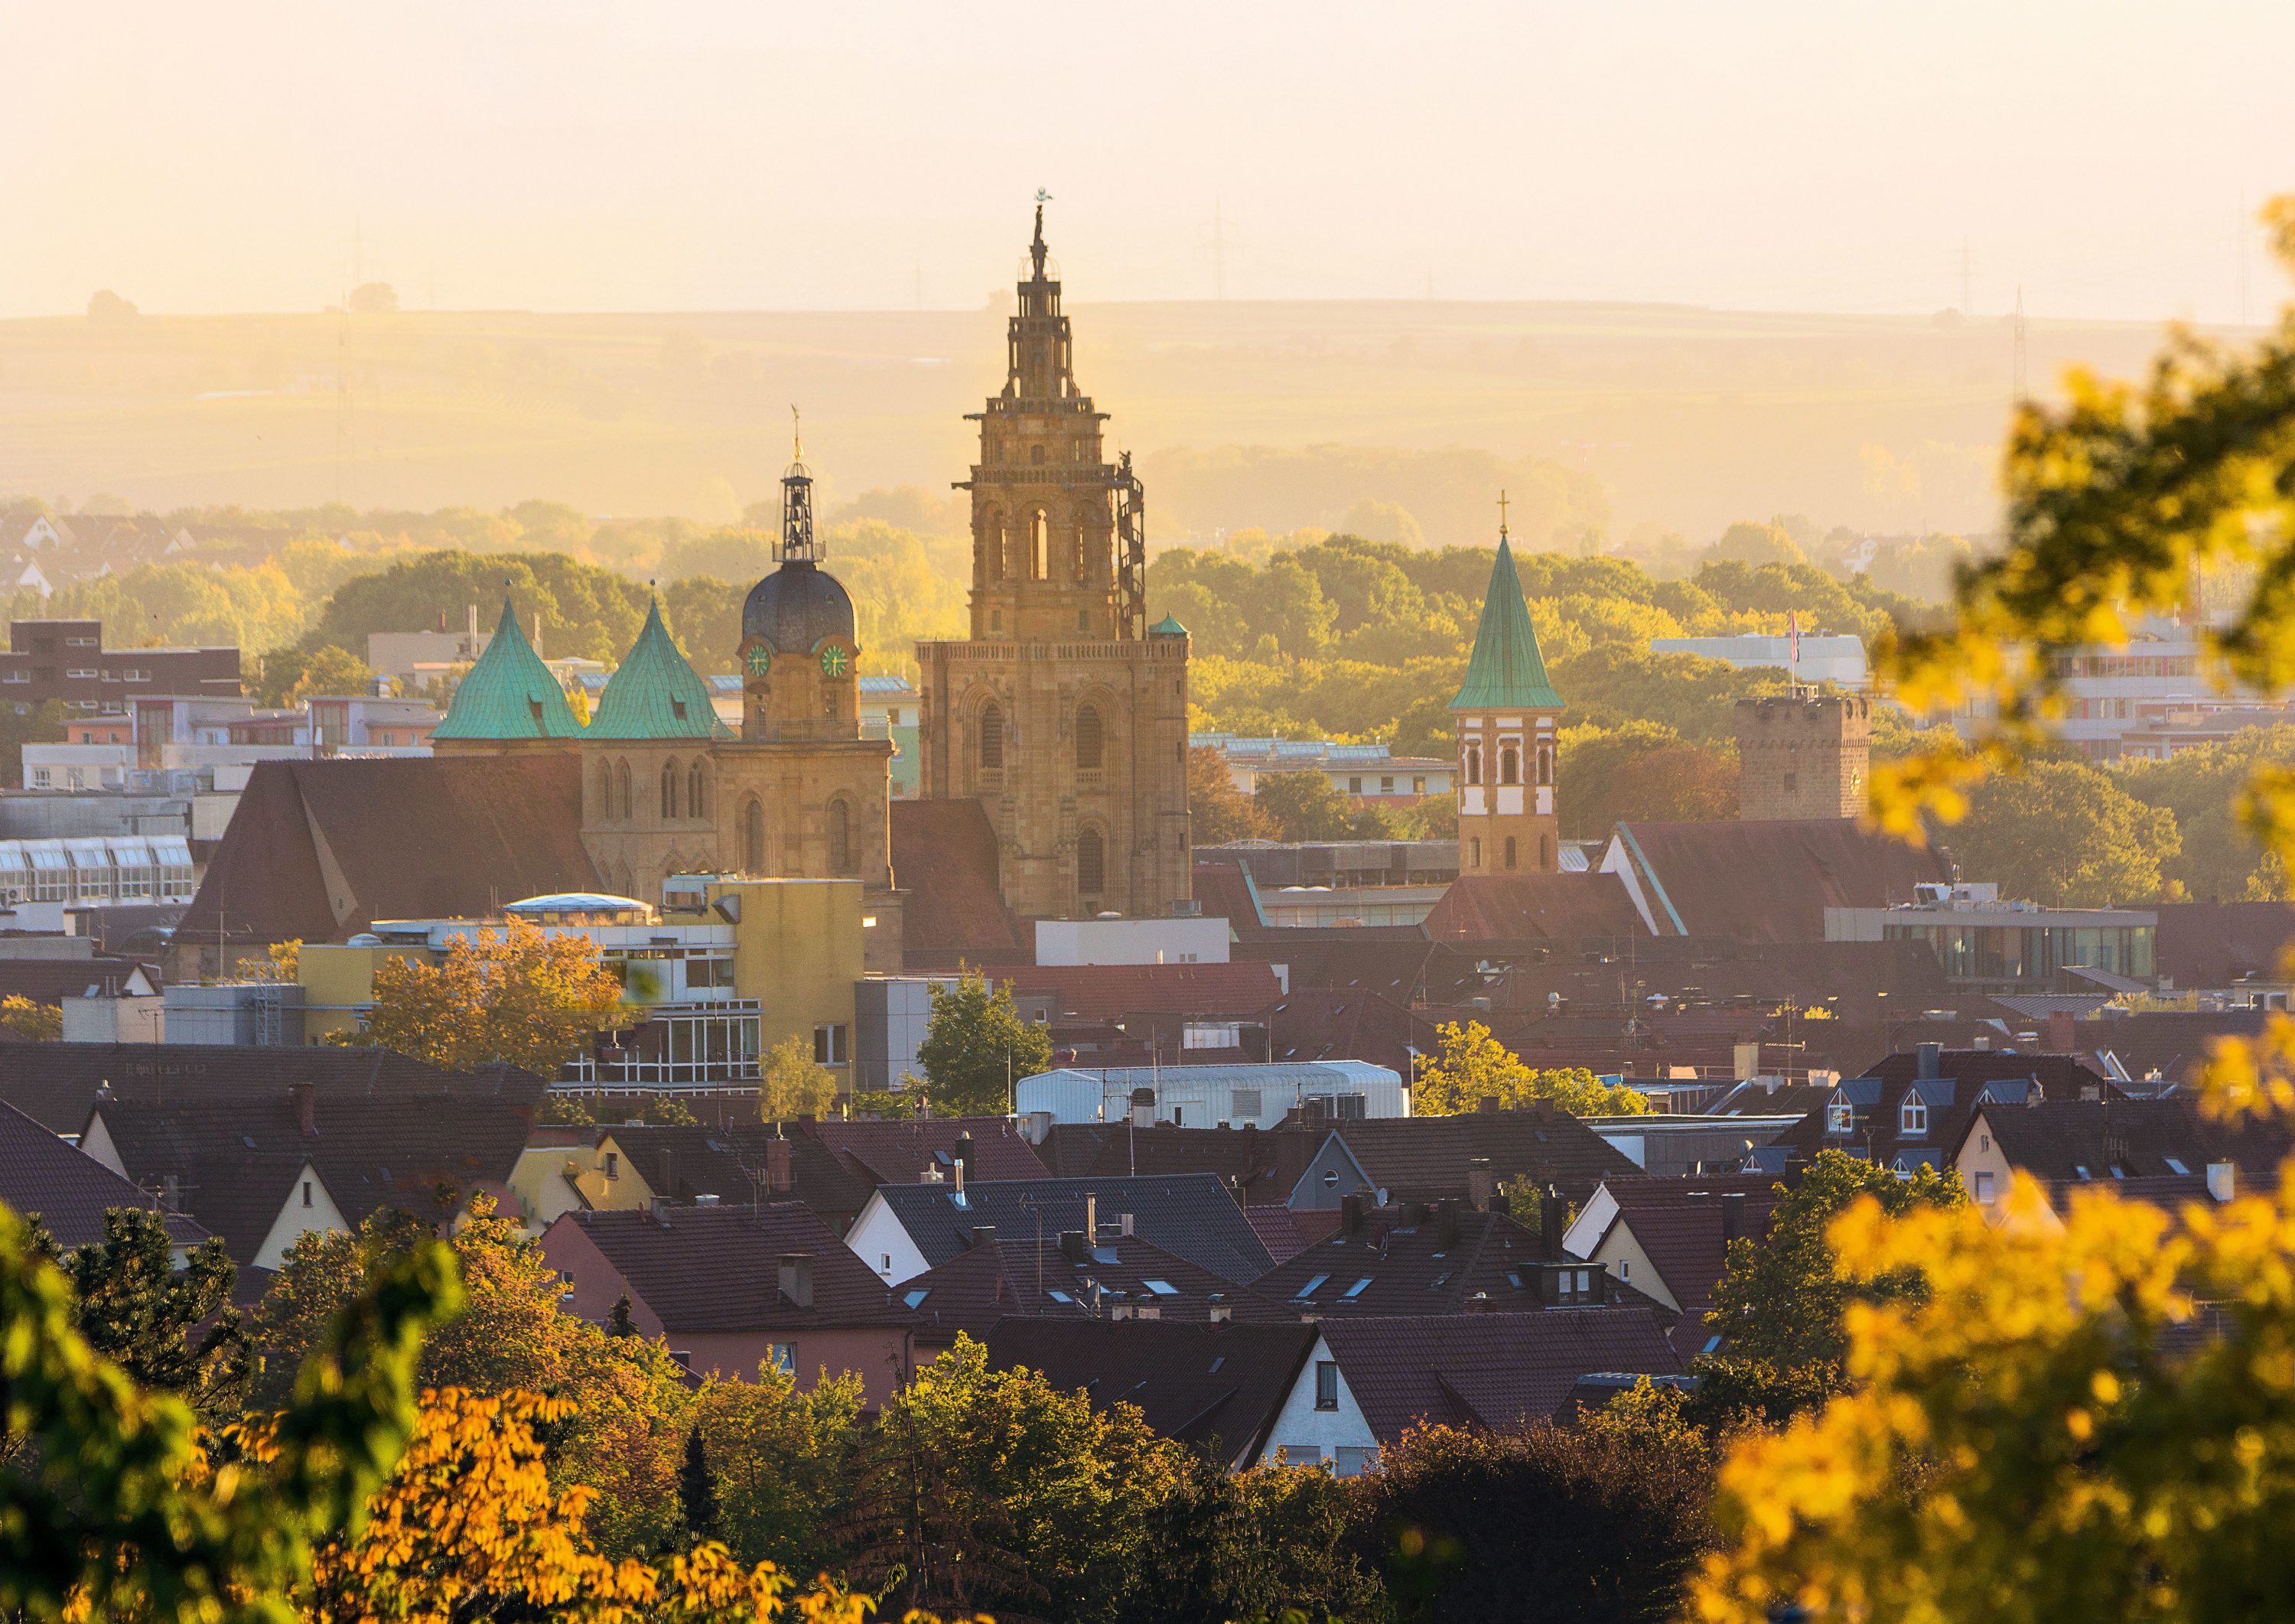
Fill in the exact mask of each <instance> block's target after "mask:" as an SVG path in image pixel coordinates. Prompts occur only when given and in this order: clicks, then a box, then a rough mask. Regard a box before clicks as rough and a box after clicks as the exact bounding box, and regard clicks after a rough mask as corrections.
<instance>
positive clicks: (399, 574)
mask: <svg viewBox="0 0 2295 1624" xmlns="http://www.w3.org/2000/svg"><path fill="white" fill-rule="evenodd" d="M508 528H509V531H510V533H511V534H513V535H514V534H515V533H516V526H508ZM505 592H507V593H508V595H509V597H510V600H511V601H512V602H514V603H515V604H517V606H518V610H519V619H520V624H522V625H523V626H524V627H525V628H526V630H527V634H528V635H529V636H531V635H532V633H533V630H534V622H535V617H536V616H539V617H540V619H541V623H542V635H543V653H544V654H545V655H551V656H556V655H580V656H582V657H584V658H588V659H593V660H605V661H608V663H611V662H616V661H618V660H619V659H620V658H621V657H622V656H623V655H625V653H627V652H628V651H629V647H630V645H631V644H632V643H633V642H635V641H637V635H638V629H639V627H641V625H643V624H645V612H646V602H647V598H646V589H645V588H644V587H643V586H642V585H641V584H640V583H637V582H635V581H633V580H631V579H629V578H628V577H627V576H625V575H617V574H616V573H615V572H613V571H611V570H607V569H600V568H599V567H596V566H594V565H590V564H583V563H580V562H577V561H576V560H575V559H570V558H568V557H567V556H566V555H565V554H563V553H553V552H494V553H485V554H480V553H477V552H470V551H461V550H457V549H452V548H449V549H445V550H442V551H435V552H423V553H418V554H414V555H412V556H410V557H407V558H404V559H396V560H395V561H393V562H392V563H391V564H390V566H389V567H388V568H386V569H384V570H382V571H381V572H380V573H379V574H375V575H359V576H355V577H354V578H353V579H351V580H348V581H346V582H344V583H343V584H342V585H341V586H339V587H338V588H337V589H336V591H335V593H334V595H333V596H332V597H331V598H330V599H328V600H327V603H326V607H325V608H324V609H323V610H322V611H321V613H320V616H319V623H318V624H317V626H315V627H314V629H313V630H312V632H311V633H310V636H309V638H308V640H307V646H308V647H310V648H313V649H316V648H318V647H321V646H326V645H331V646H332V647H334V648H337V649H345V650H347V651H348V652H350V653H353V654H363V653H364V652H365V650H366V646H367V643H366V640H367V637H368V635H369V634H370V633H372V632H409V631H419V630H421V629H422V628H424V627H427V626H434V625H437V624H438V622H439V617H440V616H445V623H446V624H448V625H452V626H460V625H462V624H465V623H466V622H467V620H468V618H469V616H470V605H472V604H476V605H478V620H479V624H480V625H481V627H483V628H486V629H491V628H492V626H493V625H494V619H495V617H496V616H498V615H499V614H500V613H501V611H502V598H503V595H504V594H505Z"/></svg>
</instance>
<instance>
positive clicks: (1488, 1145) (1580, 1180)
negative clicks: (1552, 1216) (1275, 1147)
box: [1289, 1106, 1641, 1208]
mask: <svg viewBox="0 0 2295 1624" xmlns="http://www.w3.org/2000/svg"><path fill="white" fill-rule="evenodd" d="M1639 1171H1641V1170H1640V1169H1639V1168H1638V1167H1636V1166H1635V1165H1634V1164H1633V1163H1632V1162H1631V1161H1630V1160H1629V1158H1628V1157H1627V1156H1626V1155H1624V1154H1623V1153H1622V1152H1621V1151H1619V1150H1618V1149H1616V1148H1615V1147H1613V1146H1612V1145H1611V1144H1610V1143H1609V1142H1608V1141H1607V1140H1605V1139H1604V1138H1602V1137H1601V1136H1600V1135H1599V1134H1597V1133H1596V1132H1595V1131H1594V1130H1592V1129H1590V1128H1589V1127H1587V1126H1586V1124H1585V1123H1583V1122H1580V1121H1579V1120H1578V1119H1577V1118H1576V1117H1574V1116H1572V1115H1570V1114H1568V1113H1567V1112H1563V1111H1556V1110H1553V1109H1550V1108H1548V1107H1545V1106H1532V1107H1531V1108H1530V1109H1528V1110H1522V1111H1478V1112H1473V1113H1469V1114H1465V1115H1460V1116H1412V1117H1404V1118H1400V1119H1396V1120H1393V1121H1387V1122H1376V1121H1366V1122H1340V1123H1337V1124H1335V1126H1334V1127H1333V1128H1332V1129H1331V1131H1330V1134H1329V1136H1328V1137H1327V1138H1326V1139H1325V1140H1324V1141H1323V1145H1322V1147H1321V1148H1320V1149H1319V1150H1318V1151H1317V1152H1316V1153H1315V1155H1314V1157H1313V1158H1312V1159H1311V1161H1310V1162H1309V1163H1308V1164H1307V1169H1306V1171H1305V1172H1303V1174H1301V1175H1300V1178H1299V1180H1298V1182H1297V1183H1296V1184H1295V1185H1294V1186H1293V1187H1292V1189H1291V1194H1290V1197H1289V1204H1290V1205H1291V1206H1293V1207H1313V1208H1335V1207H1336V1206H1337V1205H1338V1204H1340V1202H1342V1201H1343V1200H1344V1199H1345V1198H1346V1197H1347V1196H1353V1195H1360V1196H1368V1197H1370V1199H1371V1202H1372V1204H1374V1205H1376V1206H1392V1205H1395V1204H1400V1203H1402V1202H1407V1201H1415V1202H1417V1203H1419V1204H1423V1205H1431V1204H1433V1203H1435V1202H1438V1201H1452V1200H1455V1201H1462V1202H1464V1203H1466V1204H1467V1205H1468V1206H1471V1207H1486V1206H1488V1205H1489V1204H1490V1201H1491V1196H1492V1194H1494V1193H1495V1191H1496V1189H1497V1187H1498V1186H1499V1184H1501V1183H1503V1182H1504V1181H1505V1180H1507V1179H1519V1178H1527V1179H1530V1180H1531V1182H1532V1183H1534V1184H1538V1185H1551V1186H1553V1187H1555V1188H1556V1189H1558V1190H1559V1191H1561V1193H1562V1194H1563V1196H1564V1197H1565V1198H1567V1199H1568V1200H1571V1201H1575V1202H1583V1201H1584V1200H1585V1199H1586V1198H1587V1197H1588V1196H1591V1195H1592V1194H1593V1193H1594V1187H1595V1186H1597V1185H1598V1184H1599V1183H1601V1181H1602V1180H1603V1179H1611V1178H1618V1177H1621V1176H1622V1177H1630V1176H1631V1175H1633V1174H1635V1173H1638V1172H1639Z"/></svg>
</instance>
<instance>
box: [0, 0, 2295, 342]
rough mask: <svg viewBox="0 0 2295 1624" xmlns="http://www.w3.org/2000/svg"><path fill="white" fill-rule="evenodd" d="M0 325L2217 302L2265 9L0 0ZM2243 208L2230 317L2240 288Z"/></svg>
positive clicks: (2262, 76)
mask: <svg viewBox="0 0 2295 1624" xmlns="http://www.w3.org/2000/svg"><path fill="white" fill-rule="evenodd" d="M0 55H4V57H5V58H6V60H8V61H10V62H11V63H12V71H11V73H10V74H9V77H8V88H7V92H6V94H5V95H0V152H4V153H5V154H6V158H5V160H4V161H0V218H4V219H5V220H6V221H7V222H8V224H9V227H10V228H11V229H10V230H9V231H8V232H7V233H6V241H8V244H9V249H8V251H7V252H6V253H4V254H0V315H25V314H53V313H61V312H68V311H76V310H78V309H80V308H82V307H84V306H85V305H86V300H87V296H88V294H89V292H90V291H91V290H94V289H95V288H97V287H103V286H108V287H112V288H116V289H117V290H118V291H120V292H121V293H122V294H124V295H126V296H127V298H132V299H134V300H135V301H136V302H137V303H139V304H140V305H141V306H143V308H144V309H145V310H147V311H219V310H271V309H291V310H309V309H314V308H316V307H318V306H323V305H324V304H326V303H329V302H331V301H332V300H334V299H336V298H339V297H340V294H341V290H342V289H343V288H344V287H345V285H346V284H347V282H348V280H349V278H350V276H351V273H352V270H353V255H354V243H355V240H356V239H359V238H363V243H364V254H365V268H366V271H367V273H368V274H369V275H370V276H380V277H382V278H385V279H388V281H390V282H393V283H395V284H396V286H397V288H398V290H399V292H400V295H401V297H402V299H403V300H404V303H406V304H407V305H409V306H412V307H415V308H421V307H424V306H429V304H430V303H432V301H433V299H434V298H435V300H436V302H437V304H438V305H440V306H448V307H471V306H526V307H532V308H540V309H682V308H696V309H736V308H754V307H777V308H791V307H796V308H803V307H814V306H879V307H883V306H889V307H905V306H912V305H914V304H916V303H918V302H919V299H921V302H923V303H926V304H929V305H935V306H951V305H962V306H976V305H978V304H979V303H980V302H981V301H982V300H983V299H984V298H985V296H986V295H987V293H988V291H989V290H990V289H991V288H992V286H994V285H995V284H998V283H1000V282H1009V280H1010V277H1011V273H1012V266H1013V265H1014V263H1015V261H1016V258H1017V252H1018V250H1019V249H1020V247H1021V245H1022V244H1023V242H1024V241H1025V236H1026V227H1027V222H1026V209H1027V203H1028V199H1029V196H1030V194H1031V193H1032V192H1033V191H1034V189H1035V188H1036V187H1037V186H1038V185H1040V184H1041V185H1043V186H1046V187H1049V189H1050V190H1051V192H1053V193H1054V194H1055V198H1056V201H1055V202H1054V204H1053V206H1052V216H1051V218H1052V222H1053V236H1054V248H1055V251H1056V252H1057V253H1058V256H1059V257H1060V258H1061V260H1062V261H1063V263H1064V265H1065V266H1066V272H1067V277H1068V282H1069V286H1070V291H1071V296H1072V297H1073V298H1077V299H1079V300H1085V301H1089V300H1093V299H1110V298H1123V299H1137V298H1209V297H1211V295H1212V293H1213V287H1214V273H1215V261H1214V256H1213V213H1214V209H1215V208H1216V209H1217V210H1218V211H1219V212H1220V213H1221V216H1222V217H1223V219H1224V221H1225V224H1226V238H1227V245H1226V251H1225V254H1224V257H1223V260H1224V283H1225V290H1226V293H1227V295H1228V297H1229V298H1253V297H1310V298H1347V297H1373V298H1402V297H1410V298H1421V297H1424V296H1425V294H1426V292H1427V291H1428V289H1429V286H1430V277H1431V286H1432V289H1433V292H1434V294H1435V295H1436V296H1437V297H1442V298H1593V299H1610V298H1619V299H1672V300H1684V301H1690V302H1695V303H1701V304H1713V305H1725V306H1750V307H1768V308H1791V309H1816V310H1860V311H1866V310H1869V311H1908V312H1925V311H1932V310H1935V309H1939V308H1941V307H1943V306H1950V305H1957V304H1958V303H1959V302H1960V297H1961V295H1960V287H1961V271H1960V266H1961V257H1962V250H1963V243H1964V241H1965V243H1966V245H1967V251H1968V254H1969V256H1970V258H1971V260H1972V266H1973V269H1972V274H1971V277H1970V286H1971V290H1972V303H1973V306H1974V308H1975V309H1976V310H1977V311H1979V312H1981V313H1993V312H1997V311H2000V310H2004V309H2005V308H2006V307H2007V306H2009V305H2010V303H2011V302H2012V301H2013V298H2014V297H2015V291H2016V289H2017V287H2018V285H2019V284H2020V283H2021V286H2022V288H2023V290H2024V298H2025V302H2026V306H2027V307H2028V309H2030V311H2032V312H2033V313H2034V314H2040V315H2075V314H2076V315H2084V316H2099V315H2100V316H2130V317H2141V318H2147V319H2149V318H2157V317H2160V316H2167V315H2176V314H2186V315H2195V316H2198V317H2201V318H2202V319H2207V320H2224V319H2229V318H2231V317H2233V316H2234V314H2236V311H2237V308H2238V300H2239V287H2240V274H2239V265H2240V249H2239V247H2238V239H2239V236H2240V234H2241V233H2239V232H2238V231H2237V229H2236V224H2237V221H2238V218H2239V209H2240V207H2241V205H2242V201H2244V202H2245V203H2246V204H2247V206H2248V207H2249V208H2250V211H2251V210H2252V208H2253V206H2254V204H2255V203H2256V201H2257V200H2258V199H2260V198H2262V197H2264V196H2266V195H2267V194H2268V193H2269V192H2272V191H2273V190H2274V189H2281V188H2283V189H2290V190H2295V81H2291V79H2290V78H2289V74H2288V65H2289V63H2291V62H2295V4H2291V0H2152V3H2150V4H2124V3H2118V0H1904V3H1898V0H1679V3H1667V4H1660V3H1654V0H1609V3H1608V4H1601V3H1598V0H1594V3H1589V0H1568V3H1567V4H1546V3H1544V0H1540V3H1537V4H1526V3H1522V0H1517V3H1515V4H1442V3H1439V0H1420V3H1418V4H1377V5H1373V4H1344V0H1318V3H1316V4H1288V3H1285V4H1267V3H1262V0H1221V3H1219V4H1186V3H1181V4H1174V3H1172V0H1164V3H1162V4H1156V5H1154V6H1114V5H1095V4H1031V5H1025V6H1007V5H1002V4H985V3H984V0H968V3H967V4H947V3H946V0H937V3H935V4H894V3H887V0H847V3H846V4H828V5H821V4H811V5H805V6H801V7H800V6H793V5H782V4H756V3H754V0H743V3H739V4H732V3H728V4H699V3H698V0H668V3H666V4H637V5H633V4H628V0H615V3H613V4H592V3H590V0H548V3H547V4H504V3H502V0H445V3H443V4H433V3H429V0H388V3H387V4H372V0H369V3H367V4H359V5H355V6H352V5H345V4H333V3H331V0H283V3H280V4H239V3H237V0H216V4H206V5H189V6H187V5H183V4H177V3H174V0H170V3H169V4H148V3H147V4H103V3H102V0H86V3H85V4H70V5H42V4H36V0H0ZM2246 236H2247V238H2248V246H2247V249H2246V253H2247V265H2248V294H2247V308H2248V312H2249V314H2250V316H2257V317H2259V316H2261V315H2262V314H2265V313H2266V312H2267V311H2268V310H2270V309H2271V308H2273V307H2274V306H2275V304H2276V303H2277V301H2278V300H2279V299H2280V298H2282V297H2283V294H2284V292H2285V283H2284V282H2283V279H2281V278H2280V276H2279V275H2278V273H2277V272H2276V271H2275V269H2274V268H2272V267H2271V265H2270V263H2269V261H2268V260H2267V258H2266V255H2265V254H2264V252H2263V249H2262V244H2261V241H2260V238H2259V234H2258V233H2254V232H2252V231H2251V230H2250V232H2248V233H2246Z"/></svg>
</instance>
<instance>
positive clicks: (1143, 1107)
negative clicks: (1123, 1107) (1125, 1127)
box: [1131, 1089, 1156, 1128]
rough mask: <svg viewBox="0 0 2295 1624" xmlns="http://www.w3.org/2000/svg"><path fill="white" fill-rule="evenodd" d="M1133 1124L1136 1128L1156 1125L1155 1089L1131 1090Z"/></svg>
mask: <svg viewBox="0 0 2295 1624" xmlns="http://www.w3.org/2000/svg"><path fill="white" fill-rule="evenodd" d="M1131 1125H1132V1126H1133V1127H1134V1128H1153V1127H1154V1126H1155V1125H1156V1090H1155V1089H1132V1090H1131Z"/></svg>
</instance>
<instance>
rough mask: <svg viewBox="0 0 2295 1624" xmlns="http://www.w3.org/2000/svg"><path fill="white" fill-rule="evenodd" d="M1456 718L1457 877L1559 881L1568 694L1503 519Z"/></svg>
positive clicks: (1454, 703) (1454, 707)
mask: <svg viewBox="0 0 2295 1624" xmlns="http://www.w3.org/2000/svg"><path fill="white" fill-rule="evenodd" d="M1504 500H1505V499H1504V498H1503V497H1501V498H1500V501H1501V502H1504ZM1501 511H1502V512H1503V509H1501ZM1450 714H1451V715H1452V716H1453V717H1454V718H1455V719H1456V722H1455V730H1456V731H1457V733H1458V872H1459V873H1461V874H1507V873H1524V872H1527V873H1533V874H1551V873H1554V872H1555V871H1556V869H1558V868H1559V866H1560V861H1561V859H1560V856H1559V852H1560V845H1561V837H1560V826H1559V824H1558V823H1557V822H1556V818H1555V812H1554V792H1555V783H1554V755H1555V742H1556V739H1555V735H1556V729H1557V728H1558V726H1559V725H1560V722H1561V720H1562V696H1561V695H1560V694H1557V693H1556V692H1555V691H1554V684H1553V683H1552V682H1551V681H1548V678H1547V675H1546V660H1545V657H1543V656H1542V655H1540V653H1539V650H1538V630H1537V628H1536V627H1535V626H1533V625H1531V622H1530V608H1529V606H1528V605H1527V604H1525V603H1524V602H1523V597H1522V581H1521V578H1520V577H1519V576H1517V575H1515V568H1514V548H1513V546H1512V544H1511V543H1509V542H1508V541H1507V529H1506V525H1505V522H1504V520H1503V518H1501V520H1500V522H1499V555H1498V559H1497V561H1496V562H1495V563H1494V564H1492V565H1491V585H1490V591H1489V592H1487V593H1486V594H1485V595H1484V596H1483V599H1482V624H1481V626H1480V627H1479V628H1478V629H1477V630H1476V631H1475V632H1474V657H1473V658H1472V659H1471V660H1470V661H1469V662H1468V663H1467V665H1466V681H1465V682H1464V683H1462V684H1461V685H1460V686H1459V689H1458V693H1457V694H1456V695H1455V696H1453V698H1451V700H1450Z"/></svg>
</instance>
